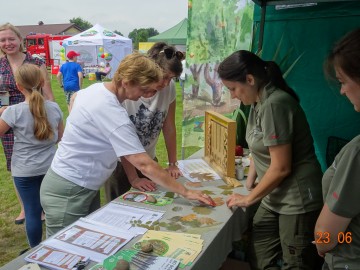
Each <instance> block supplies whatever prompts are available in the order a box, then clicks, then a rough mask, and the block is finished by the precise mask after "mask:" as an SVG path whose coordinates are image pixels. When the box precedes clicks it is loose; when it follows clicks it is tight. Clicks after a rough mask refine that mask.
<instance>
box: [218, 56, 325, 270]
mask: <svg viewBox="0 0 360 270" xmlns="http://www.w3.org/2000/svg"><path fill="white" fill-rule="evenodd" d="M218 72H219V75H220V78H221V80H222V82H223V83H224V85H225V86H226V87H227V88H228V89H229V90H230V94H231V96H232V98H237V99H239V100H241V102H242V103H244V104H245V105H251V110H250V114H249V120H248V124H247V129H246V140H247V143H248V145H249V149H250V151H251V154H252V157H253V162H252V163H251V165H250V171H249V175H248V178H247V187H248V188H249V189H251V192H250V194H249V195H240V194H233V195H231V196H230V197H229V198H228V199H227V205H228V207H233V206H239V207H248V206H250V205H253V204H255V203H257V202H259V201H261V203H260V206H259V208H258V210H257V212H256V214H255V217H254V220H253V231H252V241H251V249H250V253H251V265H252V269H270V268H271V269H316V263H317V259H318V258H319V257H318V256H317V254H316V250H315V249H314V248H315V246H314V245H312V244H311V241H312V239H313V234H312V231H313V229H314V226H315V221H316V218H317V216H318V214H319V211H320V209H321V207H322V199H321V176H322V173H321V169H320V165H319V163H318V161H317V158H316V156H315V150H314V146H313V139H312V136H311V133H310V128H309V125H308V123H307V121H306V117H305V113H304V111H303V110H302V108H301V106H300V104H299V99H298V97H297V95H296V94H295V92H294V91H293V90H292V89H291V88H290V87H289V86H288V85H287V83H286V82H285V80H284V78H283V77H282V74H281V71H280V69H279V67H278V66H277V65H276V63H274V62H267V61H263V60H262V59H260V58H259V57H258V56H257V55H255V54H253V53H251V52H248V51H243V50H241V51H237V52H235V53H233V54H232V55H230V56H229V57H227V58H226V59H225V60H224V61H223V62H222V63H221V64H220V66H219V69H218ZM256 178H258V180H259V183H258V184H257V185H254V183H255V180H256ZM319 259H320V258H319ZM281 260H282V262H283V263H282V267H280V266H279V264H278V262H279V261H281Z"/></svg>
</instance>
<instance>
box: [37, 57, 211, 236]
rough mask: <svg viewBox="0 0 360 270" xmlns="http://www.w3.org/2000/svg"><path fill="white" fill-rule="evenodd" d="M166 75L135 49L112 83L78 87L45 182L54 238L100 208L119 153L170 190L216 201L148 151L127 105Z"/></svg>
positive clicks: (48, 225)
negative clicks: (182, 180)
mask: <svg viewBox="0 0 360 270" xmlns="http://www.w3.org/2000/svg"><path fill="white" fill-rule="evenodd" d="M162 75H163V74H162V70H161V68H160V67H159V66H158V65H157V64H156V63H155V62H154V61H153V60H152V59H150V58H149V57H147V56H145V55H142V54H138V53H133V54H130V55H128V56H126V57H125V58H124V59H123V60H122V61H121V63H120V65H119V67H118V69H117V70H116V72H115V75H114V78H113V79H112V81H111V82H105V83H96V84H93V85H91V86H89V87H88V88H86V89H84V90H80V91H78V92H77V94H76V98H75V101H74V102H73V105H72V107H71V113H70V115H69V117H68V118H67V122H66V128H65V131H64V137H63V139H62V141H61V142H60V143H59V147H58V150H57V152H56V154H55V157H54V160H53V162H52V164H51V168H50V169H49V171H48V172H47V174H46V176H45V178H44V180H43V183H42V185H41V191H40V197H41V204H42V206H43V208H44V211H45V214H46V233H47V236H48V237H49V236H51V235H53V234H55V233H56V232H58V231H59V230H61V229H62V228H64V227H66V226H67V225H69V224H71V223H73V222H75V221H76V220H77V219H79V218H80V217H84V216H86V215H88V214H89V213H91V212H92V211H93V210H95V209H97V208H99V207H100V201H99V197H98V191H99V189H100V187H101V186H102V185H103V184H104V182H105V181H106V179H108V177H109V176H110V175H111V173H112V172H113V171H114V169H115V167H116V163H117V161H118V159H119V158H121V159H122V160H125V159H126V160H127V161H129V162H130V163H131V164H132V165H134V166H135V167H136V168H137V169H138V170H140V171H141V173H143V174H144V175H145V176H147V177H149V178H150V179H151V180H153V181H154V182H155V183H157V184H159V185H162V186H163V187H165V188H166V189H168V190H170V191H173V192H176V193H179V194H180V195H182V196H184V197H185V198H187V199H193V200H199V201H202V202H203V203H206V204H211V205H213V201H212V199H211V198H210V197H209V196H208V195H206V194H203V193H202V192H200V191H194V190H188V189H186V188H185V187H184V186H183V185H182V184H180V183H178V182H176V181H175V180H174V179H173V178H172V177H171V176H170V174H169V173H168V172H167V171H165V170H163V169H162V168H161V167H160V166H159V165H158V164H157V163H156V162H155V161H154V160H153V159H152V158H151V157H149V155H148V154H146V152H145V150H144V147H143V146H142V144H141V142H140V140H139V137H138V136H137V134H136V130H135V127H134V125H133V123H132V122H131V120H130V119H129V117H128V114H127V112H126V110H125V108H124V107H123V106H122V105H121V103H122V102H123V101H124V100H127V99H130V100H138V99H139V98H140V97H151V96H153V95H154V94H155V93H156V91H157V90H156V88H157V85H158V83H159V81H160V80H161V79H162Z"/></svg>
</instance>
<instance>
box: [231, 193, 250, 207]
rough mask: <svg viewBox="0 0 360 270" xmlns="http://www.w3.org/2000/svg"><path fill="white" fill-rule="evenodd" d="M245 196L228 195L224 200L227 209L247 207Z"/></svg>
mask: <svg viewBox="0 0 360 270" xmlns="http://www.w3.org/2000/svg"><path fill="white" fill-rule="evenodd" d="M247 197H248V196H247V195H240V194H237V193H234V194H232V195H230V196H229V197H228V198H227V200H226V205H227V207H229V208H232V207H234V206H239V207H248V206H249V205H248V202H247Z"/></svg>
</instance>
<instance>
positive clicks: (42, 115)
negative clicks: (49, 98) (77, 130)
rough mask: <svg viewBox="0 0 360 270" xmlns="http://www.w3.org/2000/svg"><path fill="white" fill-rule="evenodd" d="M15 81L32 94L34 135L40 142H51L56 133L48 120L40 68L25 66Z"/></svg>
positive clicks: (17, 71)
mask: <svg viewBox="0 0 360 270" xmlns="http://www.w3.org/2000/svg"><path fill="white" fill-rule="evenodd" d="M15 81H16V83H17V84H18V85H20V86H21V87H23V88H25V89H26V91H28V92H29V93H30V99H29V108H30V112H31V114H32V115H33V117H34V135H35V137H36V138H37V139H38V140H40V141H44V140H49V139H52V138H53V137H54V132H53V129H52V126H51V125H50V122H49V120H48V118H47V113H46V109H45V104H44V102H45V101H44V98H43V96H42V94H41V90H42V86H43V85H44V78H43V76H42V73H41V70H40V68H39V67H38V66H36V65H33V64H27V63H26V64H23V65H21V66H20V67H19V68H18V69H17V70H16V72H15Z"/></svg>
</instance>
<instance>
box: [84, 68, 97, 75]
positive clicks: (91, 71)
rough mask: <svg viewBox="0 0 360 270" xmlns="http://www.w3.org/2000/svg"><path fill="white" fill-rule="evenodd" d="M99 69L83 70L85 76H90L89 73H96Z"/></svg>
mask: <svg viewBox="0 0 360 270" xmlns="http://www.w3.org/2000/svg"><path fill="white" fill-rule="evenodd" d="M98 69H99V68H98V67H84V68H83V74H84V76H86V75H88V74H89V73H95V72H96V71H98Z"/></svg>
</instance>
